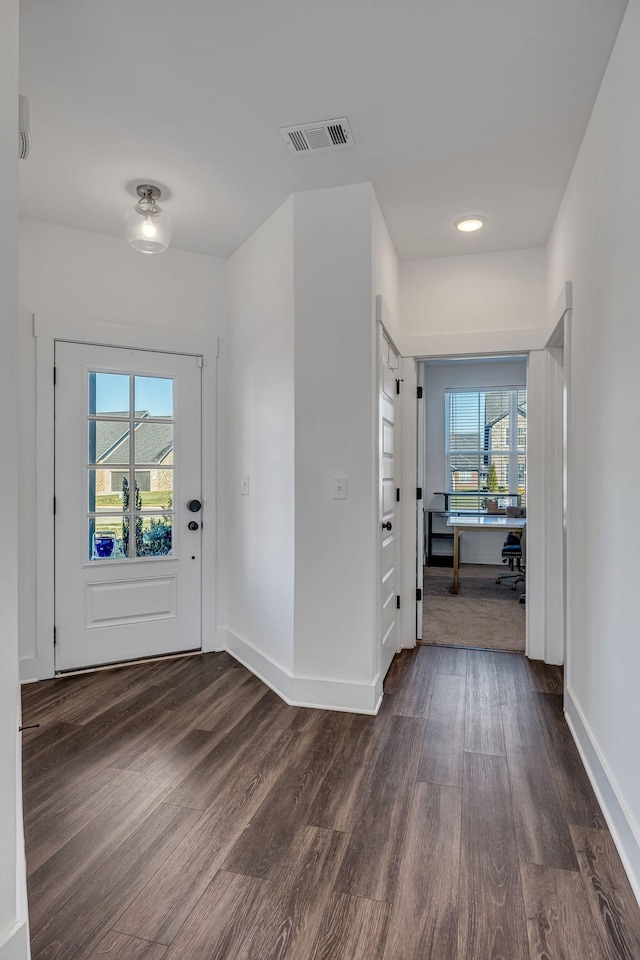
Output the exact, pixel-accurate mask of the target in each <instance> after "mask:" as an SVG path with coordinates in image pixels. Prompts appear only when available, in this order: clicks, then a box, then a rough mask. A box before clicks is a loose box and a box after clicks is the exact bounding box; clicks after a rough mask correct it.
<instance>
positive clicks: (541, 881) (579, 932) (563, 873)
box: [520, 863, 611, 960]
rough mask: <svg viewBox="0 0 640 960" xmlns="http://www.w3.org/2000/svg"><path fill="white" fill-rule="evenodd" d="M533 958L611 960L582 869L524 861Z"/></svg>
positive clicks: (528, 925) (529, 934)
mask: <svg viewBox="0 0 640 960" xmlns="http://www.w3.org/2000/svg"><path fill="white" fill-rule="evenodd" d="M520 872H521V876H522V888H523V893H524V902H525V910H526V914H527V933H528V936H529V951H530V954H531V960H550V958H552V960H606V958H609V960H611V954H610V953H609V952H608V951H607V948H606V946H605V943H604V941H603V939H602V937H601V934H600V931H599V929H598V927H597V924H596V922H595V920H594V918H593V916H592V915H591V910H590V908H589V902H588V899H587V892H586V890H585V888H584V884H583V882H582V877H581V876H580V874H579V873H575V872H574V871H572V870H556V869H553V868H551V867H542V866H540V865H538V864H533V863H521V864H520Z"/></svg>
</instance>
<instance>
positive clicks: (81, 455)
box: [55, 343, 202, 671]
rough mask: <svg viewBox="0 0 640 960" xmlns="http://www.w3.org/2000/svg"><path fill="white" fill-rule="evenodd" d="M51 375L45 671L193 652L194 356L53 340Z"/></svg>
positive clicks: (196, 604)
mask: <svg viewBox="0 0 640 960" xmlns="http://www.w3.org/2000/svg"><path fill="white" fill-rule="evenodd" d="M56 371H57V376H56V394H55V494H56V516H55V568H56V589H55V603H56V648H55V664H56V670H57V671H65V670H72V669H78V668H82V667H89V666H96V665H101V664H107V663H117V662H123V661H127V660H134V659H140V658H143V657H153V656H159V655H163V654H167V653H177V652H184V651H188V650H197V649H199V648H200V646H201V521H202V511H201V510H200V511H198V512H197V513H193V512H192V511H191V510H189V508H188V506H187V504H188V502H189V500H199V498H200V488H201V427H200V419H201V397H200V368H199V365H198V360H197V358H196V357H184V356H175V355H173V354H164V353H154V352H151V351H141V350H125V349H118V348H112V347H97V346H91V345H87V344H76V343H57V344H56ZM189 523H191V524H192V527H193V529H190V528H189Z"/></svg>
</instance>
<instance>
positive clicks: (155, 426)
mask: <svg viewBox="0 0 640 960" xmlns="http://www.w3.org/2000/svg"><path fill="white" fill-rule="evenodd" d="M125 415H126V414H118V413H115V412H114V413H107V414H104V416H105V417H117V416H125ZM135 416H136V418H137V419H139V420H141V421H142V422H141V423H137V424H136V426H135V459H136V463H149V464H160V463H162V462H163V461H164V460H165V459H166V458H167V456H168V455H169V454H170V453H171V451H172V450H173V425H172V424H170V423H157V422H155V421H153V420H149V417H150V414H149V411H148V410H136V412H135ZM129 441H130V437H129V423H128V421H124V422H122V421H121V422H120V423H118V421H117V420H100V421H99V427H98V429H97V430H96V460H95V462H96V463H100V464H103V465H105V466H110V465H113V466H115V465H117V464H126V463H129Z"/></svg>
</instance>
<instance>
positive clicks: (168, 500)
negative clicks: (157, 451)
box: [135, 466, 173, 513]
mask: <svg viewBox="0 0 640 960" xmlns="http://www.w3.org/2000/svg"><path fill="white" fill-rule="evenodd" d="M136 486H137V488H138V491H137V501H138V502H137V503H136V505H135V509H136V510H144V511H151V512H154V513H157V512H158V511H159V510H171V509H172V507H173V468H172V467H163V466H161V467H159V468H154V469H153V470H136Z"/></svg>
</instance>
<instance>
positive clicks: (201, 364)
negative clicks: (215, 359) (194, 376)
mask: <svg viewBox="0 0 640 960" xmlns="http://www.w3.org/2000/svg"><path fill="white" fill-rule="evenodd" d="M196 360H197V361H198V366H199V367H204V366H205V365H206V363H207V361H206V360H205V358H204V357H196Z"/></svg>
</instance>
